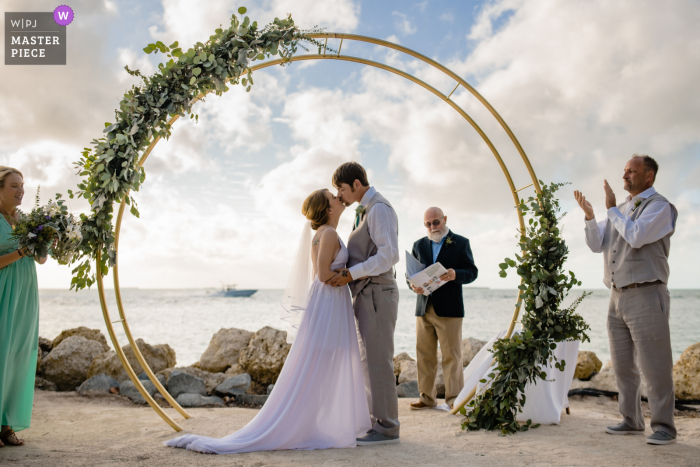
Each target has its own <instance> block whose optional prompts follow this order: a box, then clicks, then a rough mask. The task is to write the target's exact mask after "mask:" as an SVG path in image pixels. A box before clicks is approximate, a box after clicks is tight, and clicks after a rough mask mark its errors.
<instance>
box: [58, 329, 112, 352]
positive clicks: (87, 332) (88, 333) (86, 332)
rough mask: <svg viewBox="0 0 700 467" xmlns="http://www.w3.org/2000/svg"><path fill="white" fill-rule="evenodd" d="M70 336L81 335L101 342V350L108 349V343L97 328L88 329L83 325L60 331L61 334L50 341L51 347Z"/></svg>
mask: <svg viewBox="0 0 700 467" xmlns="http://www.w3.org/2000/svg"><path fill="white" fill-rule="evenodd" d="M71 336H83V337H84V338H85V339H88V340H91V341H95V342H99V343H100V344H102V351H103V352H107V351H108V350H109V345H107V339H106V338H105V336H104V334H102V333H101V332H100V330H99V329H90V328H86V327H85V326H80V327H79V328H73V329H66V330H65V331H61V334H59V335H58V336H56V338H55V339H54V340H53V342H52V343H51V347H52V348H54V347H57V346H58V344H60V343H61V342H63V341H64V340H65V339H67V338H69V337H71Z"/></svg>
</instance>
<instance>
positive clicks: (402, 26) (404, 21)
mask: <svg viewBox="0 0 700 467" xmlns="http://www.w3.org/2000/svg"><path fill="white" fill-rule="evenodd" d="M391 14H392V16H394V17H396V19H395V21H394V27H395V28H396V29H398V30H399V31H400V32H401V34H403V35H404V36H407V35H409V34H414V33H415V32H416V31H417V30H418V29H417V28H416V27H415V26H414V25H413V24H412V23H411V21H410V20H409V19H408V17H407V16H406V15H405V14H404V13H401V12H399V11H394V12H392V13H391Z"/></svg>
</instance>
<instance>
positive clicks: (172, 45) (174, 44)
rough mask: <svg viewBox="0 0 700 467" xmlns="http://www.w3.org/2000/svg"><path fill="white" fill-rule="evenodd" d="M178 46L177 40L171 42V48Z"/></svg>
mask: <svg viewBox="0 0 700 467" xmlns="http://www.w3.org/2000/svg"><path fill="white" fill-rule="evenodd" d="M177 46H178V43H177V41H175V42H173V43H172V44H170V48H171V49H174V48H175V47H177Z"/></svg>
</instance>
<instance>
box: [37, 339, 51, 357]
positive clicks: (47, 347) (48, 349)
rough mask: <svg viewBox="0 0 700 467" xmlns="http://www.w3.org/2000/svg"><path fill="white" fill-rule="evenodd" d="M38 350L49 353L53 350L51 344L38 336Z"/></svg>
mask: <svg viewBox="0 0 700 467" xmlns="http://www.w3.org/2000/svg"><path fill="white" fill-rule="evenodd" d="M39 348H40V349H41V352H42V353H43V352H46V353H49V352H51V350H53V342H52V341H51V340H49V339H47V338H45V337H41V336H39Z"/></svg>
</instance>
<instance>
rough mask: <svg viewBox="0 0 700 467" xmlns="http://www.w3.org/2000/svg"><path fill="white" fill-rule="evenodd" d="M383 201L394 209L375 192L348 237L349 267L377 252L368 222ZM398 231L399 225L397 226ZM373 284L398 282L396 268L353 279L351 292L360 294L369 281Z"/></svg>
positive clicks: (354, 294) (353, 294)
mask: <svg viewBox="0 0 700 467" xmlns="http://www.w3.org/2000/svg"><path fill="white" fill-rule="evenodd" d="M377 203H381V204H386V205H387V206H389V207H390V208H391V209H392V210H393V209H394V208H393V207H392V206H391V203H389V201H387V200H386V198H384V197H383V196H382V195H380V194H379V193H375V194H374V196H372V199H370V200H369V203H367V206H365V213H364V215H362V216H361V217H360V224H359V225H358V226H357V228H356V229H355V230H353V231H352V233H351V234H350V237H349V238H348V268H351V267H353V266H355V265H356V264H360V263H364V262H365V261H367V260H368V259H369V258H370V257H372V256H374V255H376V254H377V245H375V244H374V242H373V241H372V237H370V235H369V225H368V224H367V217H368V216H369V212H370V211H371V210H372V208H373V207H374V205H375V204H377ZM396 230H397V232H398V225H397V226H396ZM370 282H371V283H373V284H396V273H395V272H394V268H393V267H391V268H390V269H389V270H388V271H385V272H383V273H381V274H379V275H378V276H370V277H368V278H367V279H365V280H361V281H352V282H351V283H350V292H351V293H352V296H353V297H355V296H356V295H357V294H359V293H360V292H361V291H362V289H364V288H365V286H366V285H367V284H368V283H370Z"/></svg>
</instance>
